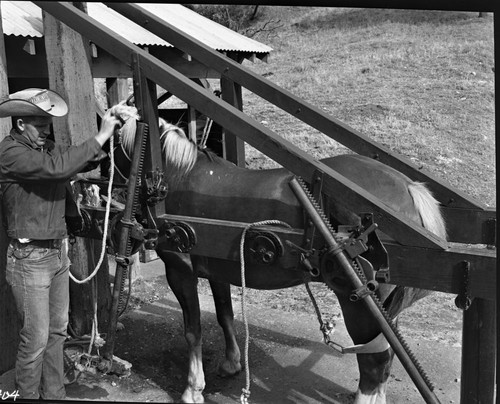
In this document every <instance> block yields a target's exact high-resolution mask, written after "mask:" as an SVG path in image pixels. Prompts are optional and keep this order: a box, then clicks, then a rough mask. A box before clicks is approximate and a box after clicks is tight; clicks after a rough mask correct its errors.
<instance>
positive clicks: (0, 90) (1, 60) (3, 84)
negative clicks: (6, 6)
mask: <svg viewBox="0 0 500 404" xmlns="http://www.w3.org/2000/svg"><path fill="white" fill-rule="evenodd" d="M8 95H9V81H8V75H7V56H6V54H5V41H4V36H3V25H2V8H1V7H0V100H4V99H6V98H7V97H8ZM10 128H11V121H10V119H9V118H0V140H2V139H3V138H4V136H5V135H7V134H8V133H9V131H10Z"/></svg>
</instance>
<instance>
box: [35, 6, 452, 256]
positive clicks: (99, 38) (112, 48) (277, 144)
mask: <svg viewBox="0 0 500 404" xmlns="http://www.w3.org/2000/svg"><path fill="white" fill-rule="evenodd" d="M35 3H36V4H37V5H38V6H40V7H41V8H42V9H44V10H46V11H47V12H50V13H51V14H53V15H54V16H55V17H56V18H59V19H61V20H62V21H64V22H65V23H67V24H68V25H70V26H72V27H75V28H76V29H78V30H79V32H81V33H82V35H84V36H85V37H86V38H88V39H89V40H92V41H94V42H95V43H97V44H99V46H101V47H102V48H104V49H106V50H107V51H108V52H110V53H112V54H113V55H114V56H115V57H117V58H118V59H120V60H129V59H130V58H131V56H132V55H134V54H135V55H137V57H138V58H139V59H140V65H141V68H142V70H143V71H144V73H145V75H146V76H147V77H149V78H150V79H151V80H154V81H155V82H156V83H157V84H158V85H160V86H161V87H163V88H165V89H167V90H168V91H170V92H171V93H173V94H176V95H177V96H178V97H179V98H181V99H182V100H183V101H185V102H186V103H188V104H189V105H192V106H194V107H195V108H196V109H197V110H199V111H201V112H202V113H204V114H205V115H207V116H209V117H211V118H212V119H214V121H216V122H217V123H219V124H220V125H221V126H223V127H225V128H227V129H228V130H230V131H232V132H234V133H237V135H238V137H240V138H241V139H243V140H244V141H246V142H247V143H249V144H251V145H252V146H254V147H255V148H257V149H258V150H260V151H262V152H264V153H265V154H267V155H268V156H269V157H270V158H272V159H273V160H275V161H277V162H278V163H280V164H281V165H283V166H284V167H286V168H287V169H289V170H290V171H292V172H294V173H295V174H297V175H300V176H302V177H304V178H311V177H312V175H313V173H314V172H315V171H316V170H319V171H320V172H323V173H324V174H325V175H324V185H323V190H324V192H325V193H326V194H327V195H328V196H329V197H331V198H332V199H333V200H334V201H335V203H337V204H338V205H341V206H343V207H345V208H348V209H351V210H355V211H359V212H361V211H362V212H373V213H374V218H375V222H376V223H378V224H379V226H380V228H381V229H382V230H383V231H384V232H386V233H387V234H389V235H390V236H391V237H393V238H394V239H396V240H397V241H398V242H400V243H402V244H405V245H418V246H421V247H428V248H435V249H436V248H437V249H444V248H446V246H447V243H446V242H445V241H444V240H442V239H440V238H439V237H437V236H436V235H434V234H432V233H431V232H429V231H427V230H426V229H423V228H421V227H420V226H417V225H415V224H413V223H409V222H408V221H407V220H406V218H404V217H403V216H402V215H401V214H400V213H398V212H396V211H394V210H392V209H390V208H389V207H387V206H386V205H385V204H384V203H382V202H381V201H380V200H379V199H378V198H375V197H374V196H373V195H371V194H370V193H368V192H366V191H365V190H364V189H362V188H360V187H359V186H358V185H356V184H355V183H353V182H352V181H349V180H348V179H346V178H345V177H343V176H342V175H340V174H338V173H337V172H336V171H334V170H332V169H331V168H329V167H328V166H326V165H325V164H323V163H321V162H319V161H317V160H314V159H313V158H312V157H311V156H309V155H308V154H307V153H306V152H304V151H303V150H301V149H299V148H297V147H296V146H294V145H293V144H291V143H290V142H288V141H286V140H284V139H283V138H281V137H280V136H278V135H277V134H276V133H274V132H272V131H271V130H269V129H268V128H266V127H265V126H263V125H261V124H259V123H257V122H256V121H255V120H253V119H251V118H249V117H248V116H247V115H245V114H244V113H243V112H241V111H239V110H237V109H235V108H234V107H231V106H229V105H228V104H227V103H226V102H224V101H222V100H220V99H219V98H217V97H216V96H215V95H213V94H209V93H207V91H205V90H204V89H202V88H201V87H200V86H198V85H196V84H194V83H193V82H192V81H191V80H189V79H188V78H186V77H185V76H183V75H182V74H180V73H179V72H177V71H176V70H175V69H172V68H171V67H170V66H168V65H166V64H165V63H163V62H161V61H159V60H158V59H156V58H155V57H153V56H151V55H150V54H148V53H146V52H144V51H142V50H141V49H139V48H138V47H136V46H135V45H133V44H132V43H130V42H128V41H125V40H123V39H122V38H119V37H117V36H116V35H115V34H114V33H113V32H112V31H110V30H109V29H108V28H106V27H105V26H103V25H102V24H99V23H98V22H97V21H95V20H93V19H92V18H90V17H88V16H87V15H86V14H84V13H81V12H78V10H74V8H73V7H71V6H69V5H68V4H66V3H60V2H38V1H37V2H35Z"/></svg>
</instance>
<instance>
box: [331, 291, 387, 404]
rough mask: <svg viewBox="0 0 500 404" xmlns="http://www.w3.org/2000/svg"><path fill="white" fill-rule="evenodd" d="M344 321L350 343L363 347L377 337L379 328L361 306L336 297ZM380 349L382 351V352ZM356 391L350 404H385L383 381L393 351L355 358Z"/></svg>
mask: <svg viewBox="0 0 500 404" xmlns="http://www.w3.org/2000/svg"><path fill="white" fill-rule="evenodd" d="M338 298H339V303H340V305H341V307H342V312H343V315H344V321H345V325H346V328H347V331H348V332H349V335H350V336H351V338H352V340H353V342H354V343H355V344H356V345H357V344H366V343H368V342H371V341H372V340H373V339H375V337H377V336H378V335H379V334H380V327H379V325H378V324H377V322H376V321H375V319H374V318H373V316H372V315H371V314H370V313H369V312H368V310H367V309H366V308H365V306H364V304H363V302H360V301H358V302H351V301H350V300H349V298H348V297H345V296H344V297H343V296H338ZM382 349H384V348H382ZM356 357H357V360H358V367H359V387H358V391H357V392H356V398H355V400H354V404H386V390H387V379H388V378H389V375H390V372H391V365H392V360H393V358H394V351H393V350H392V349H391V348H388V349H385V350H383V351H382V352H378V353H367V354H357V355H356Z"/></svg>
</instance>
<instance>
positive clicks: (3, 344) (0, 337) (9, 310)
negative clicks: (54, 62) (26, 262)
mask: <svg viewBox="0 0 500 404" xmlns="http://www.w3.org/2000/svg"><path fill="white" fill-rule="evenodd" d="M8 96H9V83H8V79H7V58H6V56H5V43H4V35H3V26H2V9H1V7H0V99H2V100H3V99H6V98H7V97H8ZM11 127H12V124H11V120H10V118H1V119H0V140H2V139H3V138H4V136H6V135H7V134H8V133H9V132H10V129H11ZM1 195H2V190H1V188H0V199H1ZM8 244H9V238H8V237H7V232H6V228H5V224H4V223H3V212H2V204H1V203H0V374H2V373H4V372H6V371H8V370H9V369H12V368H13V367H14V363H15V361H16V353H17V345H18V344H19V327H18V321H17V313H16V306H15V304H14V297H13V296H12V291H11V288H10V286H9V285H8V283H7V279H6V270H7V247H8Z"/></svg>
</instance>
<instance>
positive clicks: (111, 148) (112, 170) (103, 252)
mask: <svg viewBox="0 0 500 404" xmlns="http://www.w3.org/2000/svg"><path fill="white" fill-rule="evenodd" d="M113 138H114V136H111V137H110V138H109V158H110V160H111V164H110V165H111V168H110V174H109V181H108V200H107V201H106V212H105V215H104V229H103V232H102V247H101V255H100V257H99V261H98V262H97V265H96V267H95V269H94V272H92V273H91V274H90V275H89V276H87V277H86V278H85V279H82V280H78V279H76V278H75V277H74V276H73V274H72V273H71V271H70V273H69V276H70V278H71V279H72V280H73V282H75V283H78V284H82V283H86V282H88V281H89V280H91V279H92V278H93V277H94V276H95V275H96V274H97V271H99V268H101V265H102V263H103V261H104V256H105V255H106V239H107V237H108V223H109V213H110V211H111V193H112V190H113V177H114V175H115V154H114V146H113V145H114V139H113Z"/></svg>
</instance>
